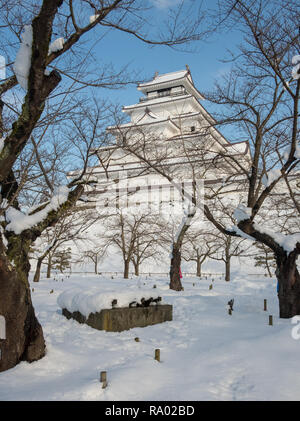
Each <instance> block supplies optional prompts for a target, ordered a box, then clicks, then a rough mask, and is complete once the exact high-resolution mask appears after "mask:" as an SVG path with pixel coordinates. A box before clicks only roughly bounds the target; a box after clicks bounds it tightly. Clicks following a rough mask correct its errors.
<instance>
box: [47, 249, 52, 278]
mask: <svg viewBox="0 0 300 421" xmlns="http://www.w3.org/2000/svg"><path fill="white" fill-rule="evenodd" d="M51 266H52V256H51V254H49V256H48V263H47V278H48V279H49V278H51Z"/></svg>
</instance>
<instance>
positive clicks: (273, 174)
mask: <svg viewBox="0 0 300 421" xmlns="http://www.w3.org/2000/svg"><path fill="white" fill-rule="evenodd" d="M281 176H282V173H281V171H280V170H279V169H273V170H271V171H268V172H267V174H264V175H263V176H262V179H261V182H262V184H263V185H264V186H265V187H269V186H270V184H272V183H273V181H275V180H277V179H278V178H280V177H281Z"/></svg>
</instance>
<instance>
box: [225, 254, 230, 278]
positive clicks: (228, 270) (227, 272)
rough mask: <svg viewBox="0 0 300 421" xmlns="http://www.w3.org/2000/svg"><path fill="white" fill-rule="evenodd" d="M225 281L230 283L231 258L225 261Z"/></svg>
mask: <svg viewBox="0 0 300 421" xmlns="http://www.w3.org/2000/svg"><path fill="white" fill-rule="evenodd" d="M225 281H226V282H229V281H230V257H227V258H226V260H225Z"/></svg>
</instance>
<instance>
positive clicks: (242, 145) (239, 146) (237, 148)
mask: <svg viewBox="0 0 300 421" xmlns="http://www.w3.org/2000/svg"><path fill="white" fill-rule="evenodd" d="M247 146H248V143H247V142H237V143H231V144H228V145H225V147H226V148H230V149H231V150H233V151H234V152H237V153H245V152H246V149H247Z"/></svg>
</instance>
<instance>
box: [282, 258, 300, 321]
mask: <svg viewBox="0 0 300 421" xmlns="http://www.w3.org/2000/svg"><path fill="white" fill-rule="evenodd" d="M296 261H297V253H296V251H295V250H294V251H293V252H291V253H290V254H289V255H288V256H287V255H286V253H284V254H280V255H276V262H277V268H276V277H277V280H278V283H279V291H278V299H279V317H281V318H284V319H288V318H290V317H293V316H296V315H299V314H300V275H299V272H298V270H297V263H296Z"/></svg>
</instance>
